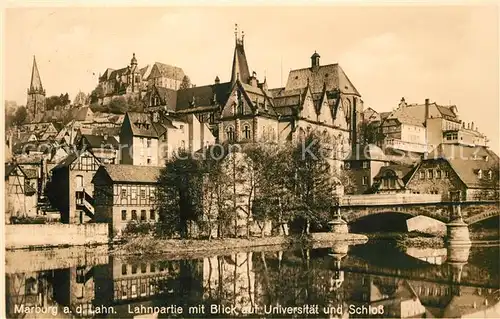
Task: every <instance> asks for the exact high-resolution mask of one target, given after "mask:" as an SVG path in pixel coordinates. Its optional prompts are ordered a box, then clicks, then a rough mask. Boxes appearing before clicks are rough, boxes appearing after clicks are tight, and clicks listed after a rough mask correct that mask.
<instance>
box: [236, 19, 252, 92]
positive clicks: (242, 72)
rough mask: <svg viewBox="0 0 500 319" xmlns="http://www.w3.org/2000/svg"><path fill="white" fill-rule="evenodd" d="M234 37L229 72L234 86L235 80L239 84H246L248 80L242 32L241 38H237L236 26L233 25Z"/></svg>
mask: <svg viewBox="0 0 500 319" xmlns="http://www.w3.org/2000/svg"><path fill="white" fill-rule="evenodd" d="M234 35H235V38H236V43H235V47H234V56H233V68H232V71H231V83H232V84H234V83H235V82H236V80H238V79H239V80H240V81H241V82H243V83H245V84H248V82H249V79H250V71H249V68H248V62H247V57H246V55H245V49H244V47H243V37H244V34H243V32H242V36H241V38H238V25H237V24H235V32H234Z"/></svg>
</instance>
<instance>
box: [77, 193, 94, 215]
mask: <svg viewBox="0 0 500 319" xmlns="http://www.w3.org/2000/svg"><path fill="white" fill-rule="evenodd" d="M75 199H76V208H77V209H81V210H82V211H83V212H84V213H85V215H87V216H88V217H90V218H91V219H94V214H95V212H94V199H93V198H92V196H90V195H89V194H88V193H87V192H86V191H85V189H83V190H81V191H76V192H75Z"/></svg>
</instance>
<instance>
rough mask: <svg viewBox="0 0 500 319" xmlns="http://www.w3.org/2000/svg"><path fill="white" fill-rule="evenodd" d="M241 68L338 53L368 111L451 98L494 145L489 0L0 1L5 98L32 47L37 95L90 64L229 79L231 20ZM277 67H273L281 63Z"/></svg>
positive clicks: (277, 75) (18, 92)
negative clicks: (401, 2)
mask: <svg viewBox="0 0 500 319" xmlns="http://www.w3.org/2000/svg"><path fill="white" fill-rule="evenodd" d="M235 23H238V25H239V26H240V29H242V30H244V32H245V50H246V53H247V58H248V62H249V67H250V69H251V70H254V71H256V72H257V75H258V77H259V78H260V79H261V80H262V79H263V77H264V75H267V81H268V84H269V86H270V87H278V86H280V85H283V86H284V85H285V84H286V79H287V76H288V72H289V70H290V69H296V68H303V67H308V66H309V65H310V56H311V55H312V53H313V52H314V51H315V50H316V51H317V52H318V53H319V54H320V55H321V64H329V63H339V64H340V65H341V67H342V68H343V70H344V71H345V72H346V74H347V75H348V77H349V78H350V80H351V81H352V82H353V84H354V86H356V88H357V89H358V91H359V92H360V93H361V95H362V98H363V100H364V101H365V106H371V107H373V108H374V109H376V110H377V111H389V110H391V109H393V108H395V107H396V106H397V105H398V103H399V101H400V99H401V97H405V99H406V101H407V102H408V103H416V102H419V103H423V102H424V100H425V99H426V98H429V99H430V100H431V101H436V102H437V103H439V104H449V103H450V102H451V103H452V104H456V105H457V106H458V110H459V112H460V117H461V118H462V119H464V120H466V121H474V122H475V123H476V125H478V127H479V129H480V130H481V131H483V132H484V133H486V134H487V135H488V136H489V138H490V140H491V142H490V145H491V147H492V148H493V149H494V150H495V151H497V153H498V145H499V128H498V122H499V98H498V87H499V79H498V78H499V75H498V70H499V64H498V63H499V62H498V58H499V54H498V49H499V43H498V9H497V8H496V7H492V6H489V7H488V6H483V7H470V6H459V7H451V6H418V7H412V6H378V7H366V6H359V5H358V6H351V7H347V6H344V7H342V6H326V7H308V8H307V7H303V6H302V7H300V6H295V7H256V6H254V7H246V8H245V7H205V8H201V7H186V8H181V7H163V8H153V7H149V8H116V7H115V8H85V7H80V8H31V9H29V8H10V9H7V10H6V11H5V25H4V26H5V48H4V50H5V51H4V52H5V55H4V57H5V60H4V63H5V74H4V76H5V79H6V80H5V92H4V93H5V94H4V96H5V99H7V100H15V101H16V102H17V103H18V104H23V105H24V104H25V103H26V89H27V88H28V86H29V81H30V76H31V65H32V59H33V55H36V59H37V63H38V68H39V71H40V74H41V78H42V83H43V85H44V87H45V89H46V90H47V96H50V95H56V94H57V95H59V94H60V93H65V92H68V93H69V95H70V98H71V99H73V98H74V96H75V94H76V93H77V92H78V91H79V90H82V91H84V92H90V91H91V90H92V89H93V88H95V86H96V84H97V77H98V75H99V73H102V72H104V71H105V69H106V68H108V67H109V68H114V69H117V68H121V67H125V66H126V65H127V64H129V63H130V59H131V57H132V53H134V52H135V54H136V57H137V59H138V63H139V66H145V65H147V64H151V63H154V62H155V61H158V62H163V63H167V64H172V65H176V66H179V67H182V68H183V69H184V71H185V73H186V74H187V75H189V77H190V78H191V80H192V82H193V83H194V84H197V85H205V84H211V83H213V80H214V78H215V76H216V75H218V76H219V77H220V79H221V81H228V80H229V79H230V71H231V63H232V56H233V47H234V24H235ZM281 70H282V71H281Z"/></svg>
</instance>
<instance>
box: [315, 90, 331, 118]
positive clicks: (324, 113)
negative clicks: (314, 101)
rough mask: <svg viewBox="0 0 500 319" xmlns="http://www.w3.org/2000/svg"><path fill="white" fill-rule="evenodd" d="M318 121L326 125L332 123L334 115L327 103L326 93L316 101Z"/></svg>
mask: <svg viewBox="0 0 500 319" xmlns="http://www.w3.org/2000/svg"><path fill="white" fill-rule="evenodd" d="M318 112H319V114H318V122H320V123H324V124H327V125H333V123H334V115H333V108H332V107H330V105H329V104H328V99H327V98H326V93H325V94H323V96H322V97H321V99H320V100H319V101H318Z"/></svg>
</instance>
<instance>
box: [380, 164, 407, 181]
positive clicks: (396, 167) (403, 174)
mask: <svg viewBox="0 0 500 319" xmlns="http://www.w3.org/2000/svg"><path fill="white" fill-rule="evenodd" d="M412 169H413V166H411V165H400V164H390V165H388V166H382V167H381V168H380V171H379V172H378V174H377V175H376V176H375V177H374V179H380V178H382V176H384V174H385V173H386V172H387V171H392V172H394V173H395V174H396V176H397V177H398V178H399V179H401V180H403V182H405V183H406V180H407V179H408V178H409V175H410V174H409V173H410V172H411V171H412Z"/></svg>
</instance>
